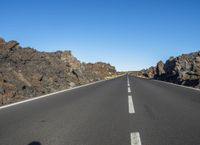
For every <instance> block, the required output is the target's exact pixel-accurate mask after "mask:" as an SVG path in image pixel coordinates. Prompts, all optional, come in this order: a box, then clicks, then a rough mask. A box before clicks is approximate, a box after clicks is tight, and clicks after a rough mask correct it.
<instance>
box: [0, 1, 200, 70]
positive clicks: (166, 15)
mask: <svg viewBox="0 0 200 145" xmlns="http://www.w3.org/2000/svg"><path fill="white" fill-rule="evenodd" d="M0 6H1V8H0V36H1V37H3V38H5V39H6V40H11V39H15V40H17V41H19V42H20V43H21V45H22V46H31V47H34V48H36V49H38V50H40V51H56V50H72V53H73V54H74V55H75V56H76V57H77V58H78V59H79V60H82V61H85V62H95V61H105V62H110V63H111V64H113V65H115V66H116V68H117V69H118V70H139V69H142V68H147V67H149V66H152V65H155V64H156V62H157V61H159V60H164V61H165V60H166V59H167V58H169V57H170V56H176V55H179V54H182V53H188V52H192V51H197V50H200V0H98V1H97V0H1V2H0Z"/></svg>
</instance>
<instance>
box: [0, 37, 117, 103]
mask: <svg viewBox="0 0 200 145" xmlns="http://www.w3.org/2000/svg"><path fill="white" fill-rule="evenodd" d="M114 75H116V70H115V68H114V67H113V66H111V65H110V64H106V63H102V62H98V63H95V64H92V63H88V64H87V63H81V62H80V61H79V60H77V59H76V58H75V57H74V56H73V55H72V54H71V52H70V51H64V52H62V51H57V52H53V53H47V52H39V51H37V50H35V49H33V48H29V47H27V48H22V47H21V46H20V45H19V43H18V42H16V41H9V42H6V41H5V40H4V39H2V38H1V39H0V104H1V105H2V104H8V103H11V102H16V101H18V100H23V99H26V98H31V97H35V96H40V95H44V94H47V93H51V92H55V91H59V90H63V89H67V88H71V87H74V86H77V85H82V84H86V83H89V82H93V81H97V80H102V79H105V78H106V77H110V76H114Z"/></svg>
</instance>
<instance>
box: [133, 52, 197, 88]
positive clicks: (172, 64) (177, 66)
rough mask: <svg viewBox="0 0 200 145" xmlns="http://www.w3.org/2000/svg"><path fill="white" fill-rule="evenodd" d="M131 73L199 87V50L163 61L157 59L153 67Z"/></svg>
mask: <svg viewBox="0 0 200 145" xmlns="http://www.w3.org/2000/svg"><path fill="white" fill-rule="evenodd" d="M131 74H133V75H135V76H140V77H147V78H153V79H157V80H162V81H167V82H172V83H176V84H180V85H185V86H191V87H195V88H200V51H197V52H193V53H189V54H182V55H180V56H178V57H170V58H169V59H168V60H167V61H166V62H165V63H163V62H162V61H159V62H158V63H157V65H156V66H155V67H150V68H148V69H144V70H141V71H135V72H131Z"/></svg>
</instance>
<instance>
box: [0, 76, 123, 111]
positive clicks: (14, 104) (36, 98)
mask: <svg viewBox="0 0 200 145" xmlns="http://www.w3.org/2000/svg"><path fill="white" fill-rule="evenodd" d="M122 76H124V75H120V76H117V77H114V78H111V79H108V80H100V81H96V82H92V83H89V84H85V85H81V86H76V87H74V88H69V89H65V90H61V91H57V92H54V93H50V94H46V95H43V96H38V97H34V98H30V99H26V100H23V101H19V102H16V103H12V104H8V105H4V106H1V107H0V110H1V109H4V108H8V107H11V106H16V105H19V104H23V103H26V102H30V101H34V100H38V99H41V98H45V97H49V96H52V95H55V94H60V93H63V92H68V91H70V90H75V89H78V88H82V87H86V86H90V85H94V84H97V83H100V82H105V81H109V80H113V79H116V78H119V77H122Z"/></svg>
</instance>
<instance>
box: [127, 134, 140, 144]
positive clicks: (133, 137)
mask: <svg viewBox="0 0 200 145" xmlns="http://www.w3.org/2000/svg"><path fill="white" fill-rule="evenodd" d="M130 138H131V145H142V143H141V140H140V133H139V132H132V133H131V134H130Z"/></svg>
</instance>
